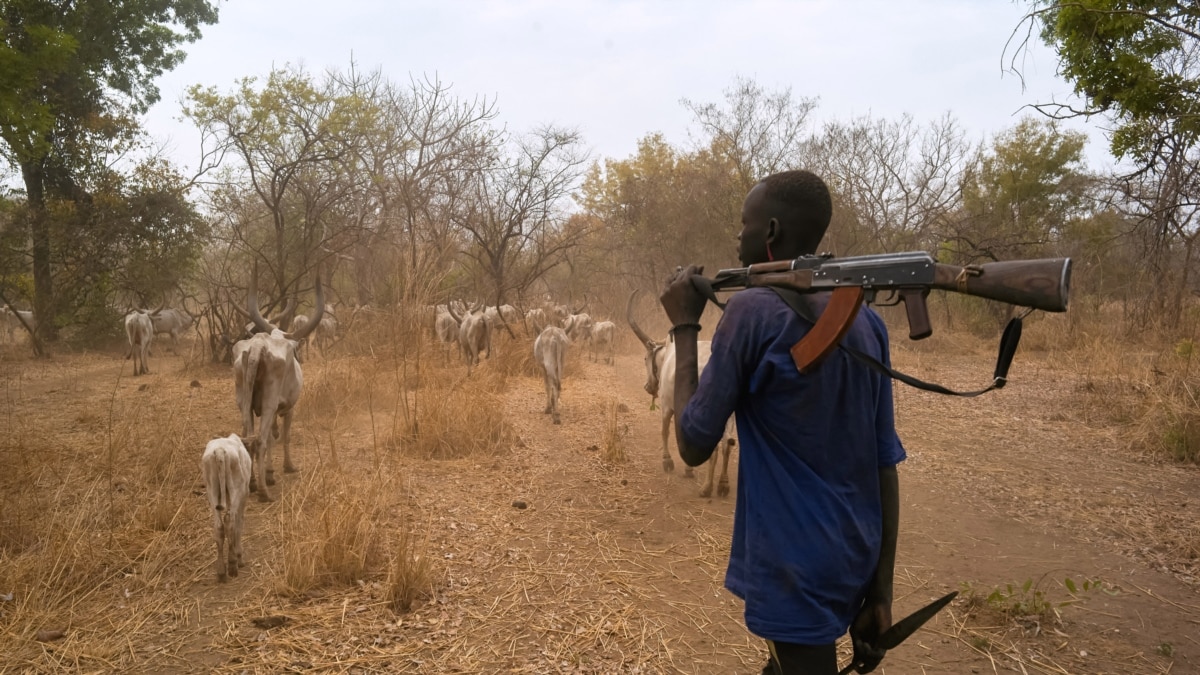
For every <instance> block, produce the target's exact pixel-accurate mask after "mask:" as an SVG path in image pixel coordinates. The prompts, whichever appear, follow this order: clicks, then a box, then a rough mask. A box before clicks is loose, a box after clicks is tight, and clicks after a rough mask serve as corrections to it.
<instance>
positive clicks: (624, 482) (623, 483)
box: [621, 478, 629, 485]
mask: <svg viewBox="0 0 1200 675" xmlns="http://www.w3.org/2000/svg"><path fill="white" fill-rule="evenodd" d="M621 485H629V481H628V480H625V479H624V478H622V479H621Z"/></svg>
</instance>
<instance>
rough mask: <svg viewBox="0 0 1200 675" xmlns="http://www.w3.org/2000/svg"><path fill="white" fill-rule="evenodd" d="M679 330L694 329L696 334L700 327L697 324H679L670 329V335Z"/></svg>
mask: <svg viewBox="0 0 1200 675" xmlns="http://www.w3.org/2000/svg"><path fill="white" fill-rule="evenodd" d="M680 328H695V329H696V332H697V333H699V332H700V329H701V328H702V326H701V325H700V324H698V323H681V324H679V325H676V326H672V327H671V335H674V334H675V331H677V330H679V329H680Z"/></svg>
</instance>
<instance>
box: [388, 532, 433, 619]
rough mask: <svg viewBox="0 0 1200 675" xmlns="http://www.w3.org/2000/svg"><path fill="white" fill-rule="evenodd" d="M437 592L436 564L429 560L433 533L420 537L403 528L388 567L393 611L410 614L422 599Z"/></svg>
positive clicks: (396, 538) (389, 595)
mask: <svg viewBox="0 0 1200 675" xmlns="http://www.w3.org/2000/svg"><path fill="white" fill-rule="evenodd" d="M432 590H433V565H432V562H431V559H430V557H429V531H428V530H426V531H425V532H424V533H422V534H417V533H416V532H415V531H414V530H413V529H412V528H411V527H401V528H400V531H399V533H398V534H397V535H396V536H395V543H394V545H393V547H392V563H391V565H390V566H388V578H387V599H388V602H389V603H390V604H391V606H392V609H393V610H395V611H397V612H407V611H409V610H411V609H412V607H413V603H414V602H416V601H417V599H419V598H423V597H427V596H428V595H429V593H430V592H431V591H432Z"/></svg>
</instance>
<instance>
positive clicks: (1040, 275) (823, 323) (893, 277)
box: [694, 251, 1071, 388]
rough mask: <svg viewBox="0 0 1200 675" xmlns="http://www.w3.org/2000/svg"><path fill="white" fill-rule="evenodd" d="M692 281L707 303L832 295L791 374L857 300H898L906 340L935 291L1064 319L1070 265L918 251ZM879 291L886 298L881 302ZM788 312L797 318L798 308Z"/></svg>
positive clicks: (1012, 343)
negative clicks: (961, 258) (941, 256)
mask: <svg viewBox="0 0 1200 675" xmlns="http://www.w3.org/2000/svg"><path fill="white" fill-rule="evenodd" d="M694 282H695V283H696V284H697V286H698V287H700V288H701V290H702V291H703V292H705V294H706V295H707V296H708V297H709V298H710V299H713V300H714V301H715V295H714V294H713V292H715V291H732V290H740V289H744V288H753V287H759V286H771V287H775V288H781V289H786V290H790V291H793V292H797V293H811V292H815V291H833V294H832V296H831V298H830V300H829V304H828V305H827V306H826V308H825V311H824V312H823V313H822V314H821V315H820V318H818V319H816V321H815V325H814V326H813V328H812V330H810V331H809V332H808V334H806V335H805V336H804V338H803V339H801V340H800V342H798V343H796V345H795V346H793V347H792V359H793V361H795V363H796V367H797V368H799V369H800V371H801V372H807V371H808V370H809V369H811V368H812V367H813V366H814V365H815V364H817V363H820V361H821V360H822V359H824V358H825V357H826V356H827V355H828V354H829V353H830V352H831V351H832V350H833V349H835V348H836V347H837V346H838V343H839V342H841V339H842V338H843V337H844V336H845V334H846V331H847V330H849V329H850V326H851V324H853V323H854V319H855V317H856V316H857V315H858V310H859V307H861V306H862V303H863V301H864V300H865V301H866V302H868V303H874V304H875V305H877V306H890V305H895V304H898V303H899V302H900V301H903V302H904V308H905V310H906V312H907V314H908V327H909V338H910V339H913V340H920V339H923V338H926V337H929V335H930V334H932V333H933V327H932V326H931V325H930V323H929V309H928V307H927V306H926V298H927V297H928V295H929V291H930V290H932V289H935V288H936V289H941V290H945V291H954V292H957V293H965V294H967V295H974V296H978V297H981V298H988V299H990V300H998V301H1000V302H1007V303H1010V304H1013V305H1019V306H1022V307H1029V308H1032V309H1041V310H1045V311H1047V312H1065V311H1066V310H1067V296H1068V295H1069V292H1070V282H1071V259H1070V258H1043V259H1036V260H1008V261H1004V262H993V263H984V264H982V265H967V266H966V267H959V266H957V265H947V264H943V263H939V262H937V261H936V260H934V259H933V257H932V256H930V255H929V254H928V253H925V252H923V251H918V252H910V253H885V254H881V255H865V256H856V257H846V258H835V257H833V256H831V255H807V256H801V257H799V258H796V259H794V260H781V261H777V262H768V263H760V264H757V265H751V266H749V267H741V268H736V269H725V270H721V271H719V272H717V275H716V276H715V277H713V278H712V279H711V280H710V279H704V278H703V277H694ZM881 292H883V293H886V295H885V296H883V297H881V296H880V293H881ZM786 299H787V298H786V297H785V300H786ZM789 304H792V303H791V302H789ZM793 307H794V308H796V307H795V305H793ZM796 309H797V311H800V308H796ZM1014 321H1016V324H1015V330H1014V328H1013V326H1014V324H1011V323H1010V328H1009V329H1008V330H1006V331H1005V335H1006V337H1005V340H1004V342H1003V343H1002V345H1001V352H1002V356H1001V359H1000V360H1001V361H1002V362H1003V361H1006V360H1007V361H1011V359H1012V352H1015V351H1016V341H1017V340H1019V336H1020V322H1019V319H1014ZM1005 352H1007V353H1008V354H1007V359H1006V358H1005V357H1004V353H1005ZM1001 371H1003V372H1001ZM1007 371H1008V365H1007V363H1004V365H1003V368H1001V367H1000V366H999V365H998V366H997V374H996V383H995V384H993V386H992V387H991V388H996V387H999V386H1003V383H1004V379H1005V377H1007Z"/></svg>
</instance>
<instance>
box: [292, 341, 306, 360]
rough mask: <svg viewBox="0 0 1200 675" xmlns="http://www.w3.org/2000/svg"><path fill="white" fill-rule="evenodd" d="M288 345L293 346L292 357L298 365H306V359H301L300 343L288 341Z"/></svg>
mask: <svg viewBox="0 0 1200 675" xmlns="http://www.w3.org/2000/svg"><path fill="white" fill-rule="evenodd" d="M288 344H290V345H291V346H292V357H293V358H295V359H296V361H297V362H298V363H304V359H302V358H300V341H299V340H288Z"/></svg>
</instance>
